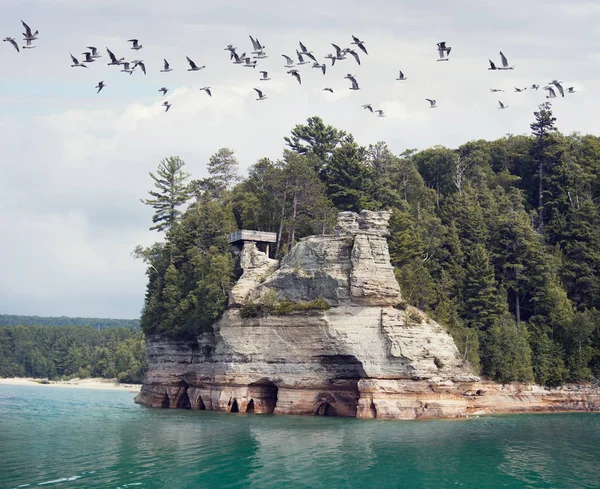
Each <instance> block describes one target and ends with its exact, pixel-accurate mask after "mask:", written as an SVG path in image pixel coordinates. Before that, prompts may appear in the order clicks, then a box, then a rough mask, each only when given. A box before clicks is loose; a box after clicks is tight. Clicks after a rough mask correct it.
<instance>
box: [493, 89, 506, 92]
mask: <svg viewBox="0 0 600 489" xmlns="http://www.w3.org/2000/svg"><path fill="white" fill-rule="evenodd" d="M490 92H504V90H502V89H501V88H490Z"/></svg>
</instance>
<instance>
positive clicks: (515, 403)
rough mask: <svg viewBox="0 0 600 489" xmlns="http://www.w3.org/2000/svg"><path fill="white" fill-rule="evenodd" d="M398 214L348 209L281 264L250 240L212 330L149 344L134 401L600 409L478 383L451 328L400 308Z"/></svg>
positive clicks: (399, 410)
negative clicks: (289, 307)
mask: <svg viewBox="0 0 600 489" xmlns="http://www.w3.org/2000/svg"><path fill="white" fill-rule="evenodd" d="M389 217H390V214H389V213H387V212H370V211H363V212H361V213H360V215H359V214H356V213H352V212H341V213H339V215H338V224H337V226H336V229H335V234H334V235H324V236H310V237H307V238H304V239H302V240H300V242H299V243H298V244H297V245H296V246H294V248H292V250H291V251H290V253H289V254H288V255H287V256H286V257H285V258H284V259H283V260H282V261H281V263H280V264H278V263H277V261H275V260H271V259H269V258H268V257H267V256H266V255H265V254H264V253H261V252H260V251H259V250H258V249H257V248H256V246H255V245H254V244H253V243H245V244H244V247H243V249H242V251H241V254H240V266H241V268H242V270H243V274H242V276H241V278H240V279H239V280H238V282H237V283H236V285H235V287H234V288H233V290H232V291H231V293H230V299H229V306H228V308H227V310H226V311H225V312H224V314H223V316H222V317H221V319H219V320H218V321H217V322H216V323H215V324H214V325H213V331H211V332H210V333H204V334H201V335H199V336H198V337H197V338H195V340H194V341H183V340H174V339H168V338H161V337H157V336H155V337H149V338H148V339H147V350H148V365H149V368H148V373H147V375H146V378H145V382H144V385H143V387H142V390H141V392H140V394H139V395H138V396H137V397H136V402H138V403H140V404H144V405H147V406H152V407H170V408H191V409H207V410H215V411H228V412H255V413H274V414H309V415H315V414H316V415H339V416H356V417H361V418H386V419H401V418H402V419H404V418H422V417H436V418H438V417H461V416H465V415H467V414H468V413H471V412H490V411H493V410H494V409H500V410H502V411H535V410H552V409H557V410H567V409H584V410H590V409H598V408H599V407H600V395H599V394H598V392H597V391H594V390H590V391H589V392H587V391H586V392H585V393H584V395H582V393H581V392H580V391H576V392H571V391H560V392H559V391H546V390H543V389H539V388H537V389H536V388H532V387H527V386H510V387H508V388H503V387H502V386H498V385H496V384H494V383H483V382H481V381H480V379H479V378H478V377H476V376H475V375H473V373H472V372H471V370H470V368H469V367H468V365H466V364H465V363H464V361H463V360H462V358H461V357H460V355H459V353H458V351H457V349H456V346H455V345H454V342H453V340H452V338H451V337H450V335H449V334H448V333H447V331H446V330H445V329H444V328H443V327H442V326H440V325H439V324H437V323H436V322H435V321H433V320H431V319H430V318H428V317H427V316H426V315H425V314H424V313H423V312H421V311H419V310H417V309H416V308H413V307H410V306H406V305H405V304H404V303H403V302H402V299H401V294H400V288H399V286H398V283H397V282H396V279H395V277H394V272H393V268H392V266H391V264H390V259H389V251H388V246H387V241H386V236H387V234H388V231H387V223H388V220H389ZM316 299H324V300H325V301H327V303H328V304H329V305H330V306H331V307H330V309H328V310H318V311H317V310H302V311H298V312H292V313H290V314H285V315H275V314H273V313H271V314H268V313H267V314H259V315H257V317H242V316H243V315H242V311H244V307H247V306H248V305H249V304H267V303H269V302H274V301H275V302H279V301H289V302H291V303H294V304H308V303H310V302H311V301H315V300H316ZM267 312H268V310H267Z"/></svg>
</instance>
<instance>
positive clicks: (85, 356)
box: [0, 318, 146, 382]
mask: <svg viewBox="0 0 600 489" xmlns="http://www.w3.org/2000/svg"><path fill="white" fill-rule="evenodd" d="M46 319H50V318H46ZM145 371H146V348H145V340H144V334H143V333H142V332H141V331H136V330H135V329H133V328H119V327H110V328H109V327H106V328H105V329H100V330H96V329H94V328H93V327H91V326H39V325H19V326H0V377H38V378H48V379H66V378H72V377H79V378H85V377H103V378H117V379H118V380H119V381H121V382H141V381H142V377H143V375H144V372H145Z"/></svg>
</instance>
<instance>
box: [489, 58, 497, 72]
mask: <svg viewBox="0 0 600 489" xmlns="http://www.w3.org/2000/svg"><path fill="white" fill-rule="evenodd" d="M488 61H489V62H490V67H489V68H488V70H497V69H498V68H496V65H495V64H494V62H493V61H492V60H491V59H488Z"/></svg>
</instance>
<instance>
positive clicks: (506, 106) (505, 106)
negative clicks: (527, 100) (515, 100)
mask: <svg viewBox="0 0 600 489" xmlns="http://www.w3.org/2000/svg"><path fill="white" fill-rule="evenodd" d="M498 104H500V106H499V107H498V108H499V109H506V108H508V105H504V104H503V103H502V102H500V100H498Z"/></svg>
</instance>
